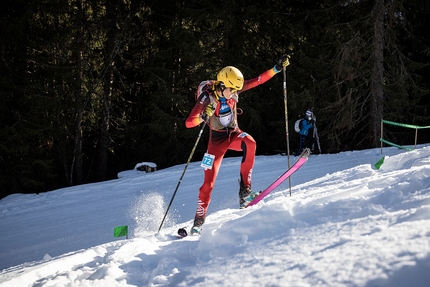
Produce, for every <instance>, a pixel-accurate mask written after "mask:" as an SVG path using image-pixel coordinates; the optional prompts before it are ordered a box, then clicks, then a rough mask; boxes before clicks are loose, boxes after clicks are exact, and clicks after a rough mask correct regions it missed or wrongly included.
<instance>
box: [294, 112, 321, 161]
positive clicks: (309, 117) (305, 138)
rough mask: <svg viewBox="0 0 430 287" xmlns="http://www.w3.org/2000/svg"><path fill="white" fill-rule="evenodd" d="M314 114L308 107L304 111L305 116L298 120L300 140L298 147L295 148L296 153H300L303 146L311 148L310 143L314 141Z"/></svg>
mask: <svg viewBox="0 0 430 287" xmlns="http://www.w3.org/2000/svg"><path fill="white" fill-rule="evenodd" d="M315 120H316V118H315V116H314V114H313V112H312V111H311V110H310V109H309V110H307V111H306V113H305V118H304V119H303V120H302V121H301V122H300V131H299V135H300V140H299V149H298V150H297V153H296V155H300V153H301V152H302V149H304V148H307V147H308V148H312V144H314V143H315V139H314V135H313V133H314V123H315Z"/></svg>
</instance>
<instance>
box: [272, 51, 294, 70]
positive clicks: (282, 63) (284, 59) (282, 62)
mask: <svg viewBox="0 0 430 287" xmlns="http://www.w3.org/2000/svg"><path fill="white" fill-rule="evenodd" d="M289 64H290V56H289V55H282V56H281V57H279V59H278V62H276V65H275V69H276V70H277V71H278V72H280V71H281V70H282V69H283V68H284V67H286V66H288V65H289Z"/></svg>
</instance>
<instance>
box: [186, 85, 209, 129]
mask: <svg viewBox="0 0 430 287" xmlns="http://www.w3.org/2000/svg"><path fill="white" fill-rule="evenodd" d="M209 102H210V99H209V94H208V92H203V93H201V94H200V96H199V97H198V99H197V101H196V104H195V105H194V107H193V109H192V110H191V112H190V114H189V115H188V118H187V119H186V121H185V126H186V127H187V128H194V127H196V126H198V125H199V124H200V123H202V121H203V120H202V118H201V114H202V112H203V110H204V109H205V108H206V106H207V105H208V104H209Z"/></svg>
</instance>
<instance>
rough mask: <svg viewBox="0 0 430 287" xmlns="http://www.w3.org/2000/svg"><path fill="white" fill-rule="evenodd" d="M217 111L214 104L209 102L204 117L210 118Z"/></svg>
mask: <svg viewBox="0 0 430 287" xmlns="http://www.w3.org/2000/svg"><path fill="white" fill-rule="evenodd" d="M214 113H215V107H214V106H213V105H212V104H209V105H208V106H207V107H206V109H205V112H204V115H203V118H204V119H209V118H210V117H211V116H213V114H214Z"/></svg>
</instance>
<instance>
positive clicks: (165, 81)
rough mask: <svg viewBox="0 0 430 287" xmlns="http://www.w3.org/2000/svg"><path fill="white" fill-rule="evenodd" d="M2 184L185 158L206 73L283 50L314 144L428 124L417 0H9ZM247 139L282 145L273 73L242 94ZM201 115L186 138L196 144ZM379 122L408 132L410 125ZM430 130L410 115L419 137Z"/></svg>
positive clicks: (399, 133)
mask: <svg viewBox="0 0 430 287" xmlns="http://www.w3.org/2000/svg"><path fill="white" fill-rule="evenodd" d="M2 7H3V8H2V9H1V11H0V15H1V16H0V55H1V61H0V109H1V112H0V117H1V123H0V138H1V142H0V188H1V192H2V194H1V196H2V197H4V196H6V195H8V194H10V193H18V192H19V193H30V192H44V191H49V190H53V189H57V188H61V187H66V186H71V185H77V184H82V183H89V182H96V181H103V180H107V179H113V178H116V177H117V173H118V172H120V171H123V170H129V169H133V168H134V166H135V165H136V163H139V162H143V161H149V162H154V163H156V164H157V166H158V169H161V168H166V167H169V166H172V165H177V164H183V163H185V162H186V161H187V159H188V156H189V154H190V152H191V149H192V146H193V144H194V142H195V140H196V138H197V135H198V131H199V128H195V129H186V128H185V125H184V121H185V119H186V117H187V115H188V112H189V111H190V110H191V108H192V107H193V105H194V92H195V89H196V88H197V86H198V84H199V83H200V81H203V80H207V79H215V77H216V74H217V72H218V71H219V70H220V69H221V68H223V67H224V66H227V65H233V66H236V67H237V68H239V69H240V70H241V71H242V73H243V74H244V76H245V78H247V79H250V78H253V77H256V76H258V75H259V74H260V73H261V72H263V71H265V70H267V69H270V68H271V67H273V66H274V65H275V63H276V61H277V59H278V57H279V56H281V55H282V54H285V53H288V54H290V55H291V65H290V66H288V67H287V69H286V71H287V85H286V88H287V96H288V119H289V130H290V133H289V139H290V153H293V151H295V150H296V149H297V147H298V136H297V134H296V133H295V132H294V130H293V124H294V121H295V120H296V119H297V118H298V117H299V116H301V115H302V114H303V113H304V112H305V111H306V109H308V108H310V107H314V111H315V114H316V116H317V124H318V131H319V136H320V139H321V147H322V151H323V153H335V152H340V151H346V150H358V149H366V148H374V147H378V146H379V145H380V142H379V138H380V123H381V119H385V120H389V121H395V122H401V123H407V124H414V125H429V123H430V115H429V104H430V97H429V89H430V78H429V75H430V67H429V60H430V38H429V27H430V3H429V1H427V0H408V1H402V0H360V1H358V0H345V1H337V0H336V1H319V0H312V1H304V0H289V1H285V0H279V1H270V0H268V1H264V2H262V1H256V0H241V1H237V0H230V1H221V0H218V1H212V0H199V1H195V0H182V1H175V0H157V1H152V0H147V1H134V0H122V1H118V0H95V1H92V0H32V1H28V0H27V1H23V0H13V1H12V0H3V1H2ZM239 107H240V108H241V109H242V110H243V114H242V115H241V116H240V117H239V123H240V127H241V128H242V129H243V130H245V131H247V132H248V133H250V134H251V135H252V136H253V137H254V138H255V139H256V140H257V143H258V145H257V146H258V150H257V153H258V154H259V155H263V154H267V155H270V154H276V153H280V152H285V151H286V149H287V144H286V126H285V125H286V121H285V110H284V94H283V74H282V73H279V74H277V75H276V76H275V77H274V78H272V79H271V80H270V81H269V82H267V83H265V84H264V85H261V86H259V87H257V88H255V89H252V90H250V91H248V92H246V93H244V94H242V96H241V99H240V102H239ZM207 137H208V131H207V129H206V130H205V133H204V134H203V138H202V140H201V141H200V143H199V145H198V147H197V150H196V152H195V154H194V157H193V161H199V160H200V159H201V158H202V155H203V153H204V152H205V150H206V144H207ZM384 138H386V139H388V140H390V141H392V142H395V143H397V144H413V141H414V131H413V130H412V131H410V130H407V129H404V128H396V127H394V126H387V128H386V129H385V134H384ZM427 142H430V133H429V132H428V131H427V130H420V131H419V133H418V143H427Z"/></svg>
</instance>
